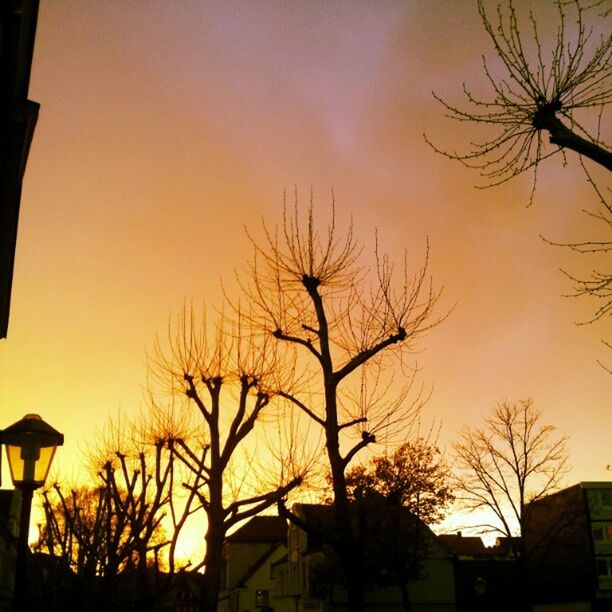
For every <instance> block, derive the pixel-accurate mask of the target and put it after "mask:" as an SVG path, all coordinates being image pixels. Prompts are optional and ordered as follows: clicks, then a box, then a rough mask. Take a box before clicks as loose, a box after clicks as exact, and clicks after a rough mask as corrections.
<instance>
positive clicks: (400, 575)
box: [397, 565, 412, 612]
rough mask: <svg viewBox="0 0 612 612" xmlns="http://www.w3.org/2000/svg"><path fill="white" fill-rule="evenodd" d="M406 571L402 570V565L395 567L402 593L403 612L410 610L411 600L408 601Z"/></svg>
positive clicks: (410, 611) (408, 592)
mask: <svg viewBox="0 0 612 612" xmlns="http://www.w3.org/2000/svg"><path fill="white" fill-rule="evenodd" d="M406 574H407V572H406V571H404V567H403V565H400V566H399V567H398V568H397V578H398V583H399V584H398V586H399V588H400V593H401V594H402V606H403V608H404V612H412V602H411V601H410V591H408V576H407V575H406Z"/></svg>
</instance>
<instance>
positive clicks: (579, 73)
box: [430, 0, 612, 186]
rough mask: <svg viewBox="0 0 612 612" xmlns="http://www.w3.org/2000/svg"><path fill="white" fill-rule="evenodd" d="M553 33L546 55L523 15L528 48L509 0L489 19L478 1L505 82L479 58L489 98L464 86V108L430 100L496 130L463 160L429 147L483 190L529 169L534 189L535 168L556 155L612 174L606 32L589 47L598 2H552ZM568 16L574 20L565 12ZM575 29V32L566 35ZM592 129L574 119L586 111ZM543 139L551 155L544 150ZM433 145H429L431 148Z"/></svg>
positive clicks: (611, 40)
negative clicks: (605, 135) (476, 178)
mask: <svg viewBox="0 0 612 612" xmlns="http://www.w3.org/2000/svg"><path fill="white" fill-rule="evenodd" d="M555 4H556V7H557V14H558V26H557V34H556V40H555V43H554V44H553V46H552V49H550V50H549V51H548V52H547V51H546V49H545V45H544V42H543V39H542V35H541V32H540V28H539V27H538V23H537V21H536V18H535V17H534V16H533V14H532V13H531V12H530V13H529V19H530V28H531V43H532V45H531V46H532V48H530V45H529V44H528V43H526V41H525V37H524V35H523V33H522V31H521V27H520V23H519V19H518V17H517V13H516V9H515V6H514V3H513V2H512V0H507V4H506V9H505V10H504V8H502V6H501V5H500V4H498V5H497V13H496V18H495V19H492V18H491V17H490V16H489V14H488V13H487V10H486V8H485V2H484V1H483V0H478V12H479V13H480V18H481V20H482V24H483V26H484V29H485V30H486V32H487V34H488V35H489V38H490V40H491V42H492V43H493V47H494V50H495V54H496V56H497V58H498V60H500V64H501V68H502V70H503V72H504V73H505V74H503V76H498V73H497V70H494V69H493V68H492V67H491V66H490V64H489V63H488V62H487V60H486V59H485V58H484V57H483V69H484V74H485V76H486V79H487V82H488V83H489V85H490V87H491V97H490V98H488V99H484V98H480V97H478V96H476V95H475V94H473V93H472V92H471V90H470V89H468V87H467V86H466V85H465V84H464V88H463V89H464V94H465V97H466V102H467V104H466V107H465V108H461V107H459V106H455V105H451V104H449V103H448V102H446V101H445V100H443V99H442V98H440V97H438V96H437V95H435V94H434V96H435V97H436V99H437V100H438V101H439V102H440V103H441V104H442V105H443V106H444V107H445V108H446V110H447V111H448V116H449V117H451V118H453V119H455V120H457V121H467V122H470V123H477V124H483V125H492V126H494V127H496V128H498V132H497V134H496V135H495V136H494V137H492V138H490V139H488V140H485V141H483V142H481V143H478V144H474V145H473V146H474V148H473V149H472V150H471V151H468V152H467V153H453V152H449V151H446V150H441V149H439V148H437V147H436V146H434V145H432V146H433V147H434V149H435V150H436V151H438V152H439V153H442V154H444V155H446V156H447V157H450V158H452V159H456V160H459V161H461V162H462V163H464V164H465V165H467V166H469V167H472V168H476V169H477V170H479V171H480V172H481V174H482V175H483V176H484V177H485V179H486V180H487V185H498V184H500V183H503V182H505V181H507V180H509V179H511V178H512V177H514V176H517V175H518V174H521V173H523V172H526V171H528V170H530V169H533V170H534V186H535V179H536V172H537V168H538V165H539V164H540V162H542V161H543V160H544V159H546V158H548V157H550V156H551V155H554V154H556V153H560V152H561V153H563V152H564V151H566V150H571V151H574V152H576V153H578V154H579V155H581V156H585V157H588V158H589V159H591V160H593V161H595V162H596V163H597V164H599V165H601V166H603V167H604V168H607V169H608V170H612V153H611V152H610V150H609V146H607V145H606V143H605V142H603V141H602V139H601V138H602V137H601V133H600V131H601V118H602V114H603V110H604V108H605V107H606V106H607V105H608V104H609V102H610V101H611V100H612V87H611V84H610V77H611V74H612V72H611V66H612V62H611V59H612V58H611V54H612V37H611V36H610V33H609V28H608V29H605V28H604V29H603V34H602V35H601V37H600V38H599V39H598V40H594V31H593V27H590V26H588V25H587V23H586V15H585V13H586V11H587V10H590V11H591V12H593V11H596V10H597V8H598V7H599V8H600V9H601V14H599V13H597V17H599V18H600V19H601V20H603V19H604V18H605V15H604V14H603V11H604V8H605V7H604V6H603V3H602V2H601V1H600V2H597V1H595V2H589V3H588V8H585V6H584V5H585V3H584V2H582V1H581V0H573V1H572V0H556V2H555ZM569 11H572V12H573V14H572V16H571V17H572V18H571V19H570V17H569V16H568V12H569ZM572 21H573V22H574V23H575V27H571V26H572V25H573V24H572V23H571V22H572ZM593 109H594V110H595V113H594V114H593V113H590V115H591V118H593V119H594V121H593V127H590V128H589V127H587V125H586V121H585V120H584V119H581V118H580V117H579V114H580V113H581V112H584V111H586V118H587V119H588V118H589V111H590V110H593ZM544 133H547V134H548V137H549V141H550V143H551V144H552V145H554V148H553V149H552V150H548V149H547V147H546V145H545V141H544ZM430 144H431V143H430Z"/></svg>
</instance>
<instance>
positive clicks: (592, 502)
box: [526, 482, 612, 612]
mask: <svg viewBox="0 0 612 612" xmlns="http://www.w3.org/2000/svg"><path fill="white" fill-rule="evenodd" d="M527 510H528V517H529V521H528V525H527V529H526V550H527V552H528V572H529V577H530V583H531V590H532V601H533V602H534V604H535V605H534V611H537V610H542V611H544V610H546V611H547V612H548V611H553V610H561V609H568V608H567V606H569V605H571V606H572V609H573V610H580V611H583V610H584V611H593V612H600V611H604V610H612V482H581V483H578V484H576V485H574V486H571V487H568V488H566V489H563V490H561V491H558V492H556V493H553V494H551V495H547V496H546V497H543V498H541V499H538V500H537V501H535V502H532V503H531V504H529V505H528V507H527Z"/></svg>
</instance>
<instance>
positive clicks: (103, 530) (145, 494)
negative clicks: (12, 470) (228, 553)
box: [35, 439, 189, 609]
mask: <svg viewBox="0 0 612 612" xmlns="http://www.w3.org/2000/svg"><path fill="white" fill-rule="evenodd" d="M173 443H174V441H173V440H169V439H157V440H156V441H155V443H154V444H153V445H152V446H150V447H144V446H143V447H141V450H137V451H132V452H130V451H126V450H125V448H124V445H123V444H121V445H120V446H118V447H117V450H115V451H111V450H110V449H109V448H106V447H105V450H104V453H105V454H104V455H99V456H98V461H97V464H96V466H97V467H98V470H97V473H95V476H94V478H93V480H94V485H93V486H89V487H86V486H81V487H77V488H73V489H71V490H70V491H64V490H62V488H60V486H59V485H58V484H54V485H53V486H52V487H50V488H49V489H46V490H45V491H43V494H42V495H43V509H44V514H45V521H44V523H43V524H42V525H41V526H40V537H39V540H38V542H37V544H36V546H35V549H36V550H38V551H40V552H47V553H49V554H50V555H52V556H53V557H54V558H56V559H57V560H58V562H57V564H56V568H57V570H58V572H56V573H54V574H53V575H52V576H51V577H50V578H51V580H50V584H49V585H47V586H48V587H49V588H48V595H49V598H48V600H47V602H46V604H47V605H48V606H49V605H51V602H52V601H54V602H55V604H57V605H58V609H64V605H67V602H66V601H63V600H62V597H66V596H68V597H69V598H70V600H71V602H72V604H75V603H76V602H77V601H78V602H79V605H80V606H82V607H83V609H108V607H113V609H128V608H129V609H149V608H150V606H151V604H152V603H153V602H154V601H156V600H157V599H159V597H161V595H162V594H163V593H164V592H166V591H167V590H168V588H169V580H170V576H171V574H172V573H174V569H175V564H174V557H173V555H174V549H175V547H176V541H177V539H178V537H179V534H180V526H177V525H176V524H174V525H173V530H172V532H171V533H168V530H167V529H165V526H164V525H163V524H162V521H163V519H164V517H165V515H166V513H172V514H174V515H176V504H175V496H174V486H173V478H174V473H175V469H176V466H175V462H174V457H173V454H172V452H171V448H172V444H173ZM102 446H104V445H102ZM183 512H185V513H188V512H189V508H188V507H183ZM168 548H169V549H170V555H169V556H170V557H171V559H170V560H169V563H168V564H167V565H166V563H162V562H161V556H165V558H166V559H167V558H168V556H167V555H163V552H162V551H163V549H166V550H167V549H168ZM162 569H166V570H168V569H169V573H168V572H166V573H165V576H164V578H163V579H162V577H161V574H160V570H162ZM150 570H152V571H150ZM68 576H74V578H73V580H72V582H73V584H64V583H65V580H66V579H67V577H68ZM62 585H63V587H64V589H62V588H61V586H62Z"/></svg>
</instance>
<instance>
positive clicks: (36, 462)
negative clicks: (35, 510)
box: [0, 414, 64, 489]
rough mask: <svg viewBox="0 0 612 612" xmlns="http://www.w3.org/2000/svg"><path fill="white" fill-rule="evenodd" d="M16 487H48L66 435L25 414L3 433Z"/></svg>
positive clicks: (31, 415) (37, 416) (33, 416)
mask: <svg viewBox="0 0 612 612" xmlns="http://www.w3.org/2000/svg"><path fill="white" fill-rule="evenodd" d="M0 442H2V443H3V444H4V445H5V446H6V456H7V459H8V463H9V468H10V471H11V478H12V480H13V484H14V485H15V486H16V487H17V488H25V487H28V488H29V487H31V488H33V489H35V488H37V487H40V486H42V485H43V484H44V483H45V480H46V478H47V474H48V473H49V468H50V467H51V462H52V461H53V456H54V455H55V449H56V448H57V447H58V446H61V445H62V444H64V434H61V433H60V432H59V431H57V430H56V429H54V428H53V427H51V425H49V424H48V423H45V421H43V420H42V419H41V418H40V416H39V415H37V414H26V415H25V416H24V417H23V419H21V420H20V421H17V422H16V423H13V424H12V425H11V426H9V427H7V428H6V429H5V430H3V431H1V432H0Z"/></svg>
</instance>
